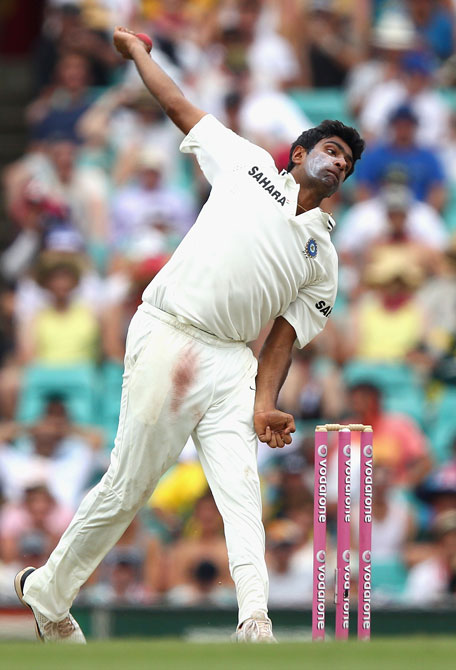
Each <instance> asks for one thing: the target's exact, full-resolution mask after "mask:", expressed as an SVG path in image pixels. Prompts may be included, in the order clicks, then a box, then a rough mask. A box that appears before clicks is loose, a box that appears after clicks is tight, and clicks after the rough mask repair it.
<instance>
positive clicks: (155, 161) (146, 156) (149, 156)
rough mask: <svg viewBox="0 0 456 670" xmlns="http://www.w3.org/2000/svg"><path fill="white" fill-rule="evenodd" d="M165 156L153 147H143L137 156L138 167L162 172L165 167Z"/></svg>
mask: <svg viewBox="0 0 456 670" xmlns="http://www.w3.org/2000/svg"><path fill="white" fill-rule="evenodd" d="M165 163H166V157H165V155H164V154H163V153H162V152H161V151H159V150H158V149H156V148H155V147H150V146H149V147H147V146H146V147H143V148H142V149H141V151H140V152H139V154H138V163H137V164H138V167H139V168H143V169H146V170H147V169H149V170H162V169H163V168H164V167H165Z"/></svg>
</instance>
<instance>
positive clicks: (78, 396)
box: [17, 365, 98, 424]
mask: <svg viewBox="0 0 456 670" xmlns="http://www.w3.org/2000/svg"><path fill="white" fill-rule="evenodd" d="M97 392H98V376H97V371H96V368H95V367H94V366H91V365H77V366H68V367H66V366H45V365H30V366H28V367H26V368H25V370H24V376H23V380H22V388H21V392H20V395H19V402H18V411H17V419H18V420H19V421H21V422H24V423H31V422H33V421H35V420H36V419H38V417H40V416H41V414H42V413H43V410H44V408H45V404H46V400H47V398H49V397H50V396H60V397H62V399H63V400H64V402H65V403H66V405H67V407H68V411H69V414H70V417H71V419H72V421H74V422H75V423H82V424H91V423H96V416H97V411H96V401H97V395H98V393H97Z"/></svg>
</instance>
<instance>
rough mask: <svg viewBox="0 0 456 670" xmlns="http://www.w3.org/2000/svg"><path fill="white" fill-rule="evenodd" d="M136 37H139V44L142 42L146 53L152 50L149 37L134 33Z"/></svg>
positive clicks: (144, 34)
mask: <svg viewBox="0 0 456 670" xmlns="http://www.w3.org/2000/svg"><path fill="white" fill-rule="evenodd" d="M136 37H139V39H140V40H141V42H144V44H145V45H146V47H147V51H149V52H150V50H151V49H152V40H151V39H150V37H149V35H146V33H136Z"/></svg>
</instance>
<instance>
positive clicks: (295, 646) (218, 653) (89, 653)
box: [0, 637, 456, 670]
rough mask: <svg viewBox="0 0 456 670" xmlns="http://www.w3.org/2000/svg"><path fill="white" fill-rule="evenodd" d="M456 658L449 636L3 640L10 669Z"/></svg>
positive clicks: (265, 666)
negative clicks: (80, 642) (79, 642)
mask: <svg viewBox="0 0 456 670" xmlns="http://www.w3.org/2000/svg"><path fill="white" fill-rule="evenodd" d="M455 659H456V639H454V638H448V637H427V638H424V637H416V638H412V637H408V638H394V639H392V638H380V639H377V640H372V641H371V642H367V643H363V642H357V641H356V640H353V641H349V642H327V643H318V644H312V643H310V642H304V643H283V644H277V645H253V644H250V645H246V644H218V643H210V644H199V643H192V642H182V641H177V640H176V641H175V640H157V641H145V640H130V639H129V640H128V641H125V640H113V641H106V642H91V643H89V644H88V645H87V646H86V647H82V646H81V647H76V646H70V645H68V646H67V645H43V644H41V643H36V644H34V643H30V642H24V643H9V642H2V643H0V666H1V668H4V669H5V670H117V669H124V668H125V670H127V669H128V670H129V669H130V668H134V670H146V669H147V670H162V669H163V670H164V669H165V668H166V670H174V669H176V670H177V669H180V668H183V669H185V670H203V669H206V668H207V669H209V668H210V669H214V668H216V669H217V668H220V669H224V668H227V669H230V668H233V670H257V669H258V670H260V669H261V670H273V669H274V670H295V669H296V670H297V669H298V668H299V670H307V669H309V670H326V668H328V670H330V669H331V670H332V669H333V668H334V669H335V670H377V669H378V670H407V669H408V668H410V669H411V670H430V669H431V668H436V669H438V670H446V669H447V668H448V670H449V669H450V668H451V669H452V670H453V669H454V668H455V667H456V665H455V664H456V661H455Z"/></svg>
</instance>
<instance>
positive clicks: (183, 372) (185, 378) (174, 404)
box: [171, 345, 198, 413]
mask: <svg viewBox="0 0 456 670" xmlns="http://www.w3.org/2000/svg"><path fill="white" fill-rule="evenodd" d="M197 360H198V356H197V354H196V352H195V351H193V348H192V345H189V346H188V347H185V349H183V350H182V352H181V354H180V356H179V360H178V361H177V363H176V365H175V367H174V370H173V377H172V395H173V398H172V401H171V411H172V412H174V413H177V412H178V411H179V408H180V406H181V405H182V402H183V400H184V398H185V396H186V395H187V393H188V390H189V389H190V387H191V385H192V383H193V381H194V380H195V376H196V367H197Z"/></svg>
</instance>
